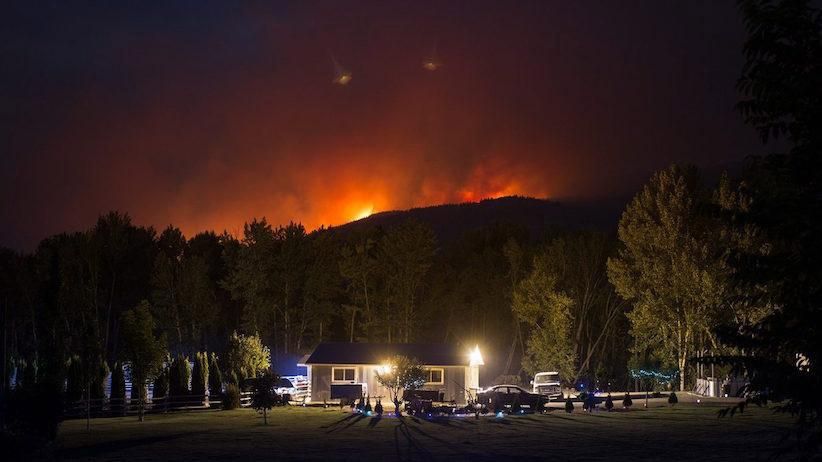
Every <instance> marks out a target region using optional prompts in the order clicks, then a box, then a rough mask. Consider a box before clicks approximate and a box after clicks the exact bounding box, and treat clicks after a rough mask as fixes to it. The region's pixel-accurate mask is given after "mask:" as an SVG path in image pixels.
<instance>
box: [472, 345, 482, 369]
mask: <svg viewBox="0 0 822 462" xmlns="http://www.w3.org/2000/svg"><path fill="white" fill-rule="evenodd" d="M468 365H469V366H484V365H485V361H483V360H482V353H480V349H479V345H477V346H475V347H474V350H473V351H471V353H470V354H469V355H468Z"/></svg>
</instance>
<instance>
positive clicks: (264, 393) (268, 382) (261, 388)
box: [251, 371, 278, 425]
mask: <svg viewBox="0 0 822 462" xmlns="http://www.w3.org/2000/svg"><path fill="white" fill-rule="evenodd" d="M277 380H278V377H277V376H276V375H274V374H272V373H271V372H270V371H266V372H265V373H263V374H261V375H260V376H259V377H257V380H255V381H254V387H253V390H252V394H251V407H253V408H254V409H255V410H256V411H257V412H259V413H261V414H262V415H263V423H264V424H265V425H268V411H270V410H271V408H272V407H274V406H275V405H276V404H277V401H278V399H277V394H276V393H274V386H275V385H276V384H277Z"/></svg>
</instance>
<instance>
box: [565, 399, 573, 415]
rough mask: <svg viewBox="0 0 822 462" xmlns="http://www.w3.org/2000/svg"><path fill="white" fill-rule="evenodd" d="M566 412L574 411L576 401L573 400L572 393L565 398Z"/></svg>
mask: <svg viewBox="0 0 822 462" xmlns="http://www.w3.org/2000/svg"><path fill="white" fill-rule="evenodd" d="M565 412H567V413H568V414H571V413H572V412H574V402H573V401H571V395H568V398H567V399H566V400H565Z"/></svg>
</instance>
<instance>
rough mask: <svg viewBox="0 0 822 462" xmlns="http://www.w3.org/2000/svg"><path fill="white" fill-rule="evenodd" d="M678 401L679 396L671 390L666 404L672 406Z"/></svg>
mask: <svg viewBox="0 0 822 462" xmlns="http://www.w3.org/2000/svg"><path fill="white" fill-rule="evenodd" d="M678 402H679V398H677V397H676V393H674V392H671V394H670V395H668V404H670V405H671V406H673V405H674V404H676V403H678Z"/></svg>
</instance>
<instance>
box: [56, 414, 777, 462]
mask: <svg viewBox="0 0 822 462" xmlns="http://www.w3.org/2000/svg"><path fill="white" fill-rule="evenodd" d="M652 404H653V405H652V407H651V408H649V409H643V407H642V403H640V402H639V400H636V401H635V408H634V409H633V410H631V411H628V412H612V413H607V412H604V411H601V412H595V413H593V414H584V413H582V412H579V407H577V412H575V413H574V414H571V415H569V414H566V413H565V412H564V411H561V410H559V409H553V410H551V412H549V413H547V414H545V415H524V416H515V417H510V416H507V417H504V418H502V419H496V418H493V417H481V418H480V419H479V420H475V419H474V418H473V417H467V418H466V417H452V418H440V419H435V420H430V421H429V420H420V419H417V418H413V417H407V416H406V417H403V418H402V419H398V418H394V417H383V418H382V419H378V418H376V417H374V418H372V417H365V416H362V415H355V414H351V413H348V412H344V411H340V410H339V409H321V408H299V407H291V408H278V409H275V410H274V411H273V412H272V413H271V416H270V420H269V425H267V426H265V425H263V422H262V416H261V415H259V414H257V413H255V412H254V411H252V410H249V409H240V410H235V411H209V412H190V413H179V414H168V415H150V416H148V417H147V418H146V421H145V422H143V423H140V422H138V421H137V419H136V418H134V417H127V418H109V419H96V420H94V421H92V429H91V432H86V430H85V421H82V420H73V421H67V422H64V423H63V424H62V427H61V431H60V437H59V443H58V444H59V452H58V456H59V457H60V458H63V459H65V460H130V461H137V460H158V459H162V460H173V461H189V460H191V461H194V460H229V459H236V460H329V459H331V460H363V459H370V460H492V459H493V460H499V459H500V458H512V457H516V458H553V459H555V460H568V459H575V460H657V459H667V460H697V459H698V460H702V461H704V460H770V459H772V458H773V457H774V451H775V450H776V448H777V447H778V446H779V444H780V438H781V437H782V436H783V435H784V434H785V433H786V431H787V430H789V429H790V427H791V423H790V420H789V419H788V418H787V417H785V416H781V415H773V414H772V413H771V411H769V410H766V409H751V410H749V411H746V412H745V414H744V415H737V416H735V417H733V418H722V419H720V418H718V417H717V416H716V411H717V410H718V409H719V408H720V407H719V405H718V404H717V403H714V404H712V405H707V406H706V405H701V406H697V405H695V404H690V403H683V404H682V405H678V406H677V407H675V408H673V409H671V408H668V407H665V406H664V405H663V404H662V403H661V402H659V401H657V402H654V403H652ZM654 406H656V407H654Z"/></svg>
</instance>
